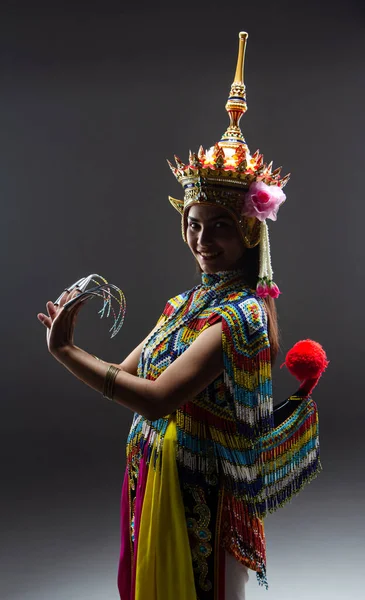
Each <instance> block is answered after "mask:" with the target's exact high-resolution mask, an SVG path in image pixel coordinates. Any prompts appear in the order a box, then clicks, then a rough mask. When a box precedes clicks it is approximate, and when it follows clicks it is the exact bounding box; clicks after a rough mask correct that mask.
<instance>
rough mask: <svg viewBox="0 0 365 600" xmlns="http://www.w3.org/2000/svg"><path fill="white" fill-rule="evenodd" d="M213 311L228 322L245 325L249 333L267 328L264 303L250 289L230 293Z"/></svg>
mask: <svg viewBox="0 0 365 600" xmlns="http://www.w3.org/2000/svg"><path fill="white" fill-rule="evenodd" d="M214 310H215V312H217V313H219V314H220V315H221V316H222V317H224V318H226V319H228V320H234V321H238V322H242V323H245V324H247V326H248V328H249V330H250V332H251V333H252V332H254V331H258V330H259V329H261V328H266V327H267V313H266V308H265V302H264V300H263V299H262V298H260V297H259V296H257V294H256V293H255V291H254V290H251V289H243V290H238V291H234V292H230V293H229V294H227V296H225V297H224V298H222V299H221V300H220V301H219V304H217V306H216V307H214Z"/></svg>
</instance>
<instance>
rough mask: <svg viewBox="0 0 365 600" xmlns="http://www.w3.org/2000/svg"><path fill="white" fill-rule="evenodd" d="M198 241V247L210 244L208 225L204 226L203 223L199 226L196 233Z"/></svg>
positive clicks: (210, 235) (210, 237) (210, 234)
mask: <svg viewBox="0 0 365 600" xmlns="http://www.w3.org/2000/svg"><path fill="white" fill-rule="evenodd" d="M198 243H199V246H200V248H204V247H206V246H210V245H211V243H212V233H211V230H210V229H209V227H204V226H203V225H202V226H201V228H200V231H199V235H198Z"/></svg>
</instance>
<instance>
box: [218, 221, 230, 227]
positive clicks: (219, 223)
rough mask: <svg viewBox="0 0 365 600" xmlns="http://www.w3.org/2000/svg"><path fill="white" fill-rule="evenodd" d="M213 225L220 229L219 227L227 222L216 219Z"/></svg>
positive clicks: (225, 225) (226, 224) (224, 225)
mask: <svg viewBox="0 0 365 600" xmlns="http://www.w3.org/2000/svg"><path fill="white" fill-rule="evenodd" d="M215 226H216V227H218V228H219V229H220V228H221V227H227V226H228V223H226V222H225V221H217V222H216V224H215Z"/></svg>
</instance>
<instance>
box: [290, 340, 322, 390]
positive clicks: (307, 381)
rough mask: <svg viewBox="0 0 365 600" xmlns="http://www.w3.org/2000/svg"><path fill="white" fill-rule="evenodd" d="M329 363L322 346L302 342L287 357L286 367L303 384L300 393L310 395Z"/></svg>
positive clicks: (310, 341)
mask: <svg viewBox="0 0 365 600" xmlns="http://www.w3.org/2000/svg"><path fill="white" fill-rule="evenodd" d="M328 364H329V361H328V360H327V356H326V353H325V351H324V349H323V348H322V346H321V344H319V343H318V342H315V341H313V340H301V341H300V342H297V343H296V344H294V346H293V347H292V348H291V349H290V350H289V352H288V353H287V355H286V358H285V362H283V364H282V365H281V367H280V368H282V367H283V366H284V365H285V366H286V367H287V368H288V370H289V371H290V373H291V374H292V375H294V377H296V378H297V379H299V381H300V382H301V386H300V388H299V390H298V393H305V395H309V394H310V393H311V392H312V390H313V388H314V387H315V386H316V385H317V383H318V381H319V379H320V377H321V375H322V373H323V372H324V371H325V370H326V368H327V365H328Z"/></svg>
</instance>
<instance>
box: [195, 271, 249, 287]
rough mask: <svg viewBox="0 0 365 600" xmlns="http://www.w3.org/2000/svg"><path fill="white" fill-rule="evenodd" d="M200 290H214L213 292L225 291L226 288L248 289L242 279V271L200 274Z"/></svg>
mask: <svg viewBox="0 0 365 600" xmlns="http://www.w3.org/2000/svg"><path fill="white" fill-rule="evenodd" d="M201 277H202V283H201V287H202V288H205V289H206V288H214V290H215V292H219V291H221V290H225V289H226V288H231V287H232V288H235V287H238V288H249V287H250V286H249V285H247V283H246V282H245V279H244V272H243V270H242V269H234V270H231V271H217V272H216V273H202V274H201Z"/></svg>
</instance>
